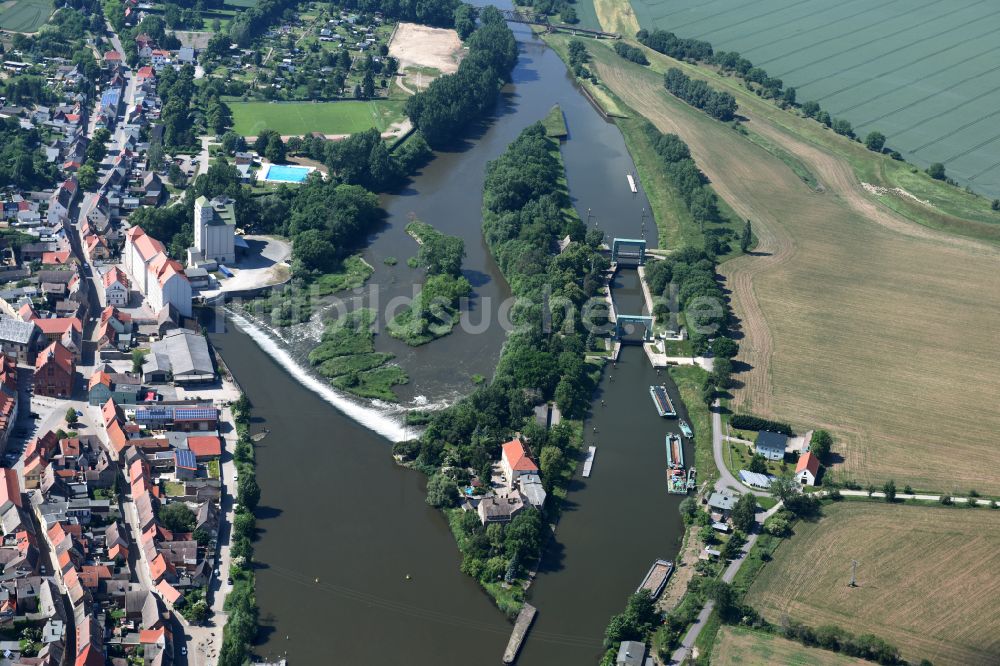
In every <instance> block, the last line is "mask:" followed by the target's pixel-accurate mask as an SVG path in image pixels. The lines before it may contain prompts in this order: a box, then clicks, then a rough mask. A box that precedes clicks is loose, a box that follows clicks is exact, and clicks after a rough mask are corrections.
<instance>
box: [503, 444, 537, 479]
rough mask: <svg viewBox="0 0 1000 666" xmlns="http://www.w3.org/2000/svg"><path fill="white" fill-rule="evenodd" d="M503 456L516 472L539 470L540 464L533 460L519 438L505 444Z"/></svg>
mask: <svg viewBox="0 0 1000 666" xmlns="http://www.w3.org/2000/svg"><path fill="white" fill-rule="evenodd" d="M503 456H504V458H506V459H507V464H508V465H510V468H511V469H512V470H514V471H516V472H537V471H538V466H537V465H535V463H534V462H532V460H531V458H529V457H528V454H527V452H526V451H525V450H524V444H522V443H521V440H519V439H516V438H515V439H512V440H510V441H509V442H507V443H506V444H504V445H503Z"/></svg>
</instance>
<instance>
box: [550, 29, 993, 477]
mask: <svg viewBox="0 0 1000 666" xmlns="http://www.w3.org/2000/svg"><path fill="white" fill-rule="evenodd" d="M550 39H565V38H563V37H550ZM588 45H589V47H590V48H591V51H592V53H593V55H594V60H595V62H594V63H592V66H593V68H594V70H595V71H596V72H597V74H598V76H599V78H600V79H601V81H602V82H603V83H604V84H606V85H607V86H608V87H609V89H610V90H611V91H612V92H613V93H615V94H616V95H617V96H618V98H620V99H621V100H622V101H623V102H624V103H625V104H627V105H628V106H630V107H631V108H632V110H634V111H636V112H638V113H640V114H642V115H644V116H646V117H647V118H649V119H650V120H651V121H652V122H653V123H654V124H655V125H656V126H657V127H659V128H660V129H661V130H662V131H666V132H675V133H677V134H679V135H680V136H681V138H683V139H684V140H685V141H686V142H687V143H688V145H689V146H690V147H691V150H692V153H693V156H694V158H695V160H696V161H697V163H698V165H699V167H701V169H702V170H703V171H704V172H705V173H706V175H707V176H708V177H709V179H710V180H711V181H712V185H713V187H714V188H715V190H716V192H718V194H719V195H720V196H722V197H723V198H724V199H725V200H726V201H727V202H728V203H729V204H730V205H731V206H732V208H733V209H734V210H735V211H736V212H737V213H738V214H739V215H740V216H741V217H745V218H750V219H751V220H752V221H753V224H754V231H755V233H756V235H757V237H758V241H759V245H758V248H757V251H756V252H755V253H753V255H751V256H744V257H740V258H737V259H734V260H732V261H729V262H726V263H725V264H723V265H722V266H721V271H722V273H723V274H724V276H725V277H726V280H727V287H728V288H729V289H730V290H731V291H732V294H733V306H734V309H735V311H736V314H737V316H738V317H739V319H740V320H741V325H742V329H743V332H744V333H745V334H746V338H745V339H744V340H742V341H741V351H740V357H739V359H738V360H739V361H742V362H743V363H746V364H747V365H748V366H749V367H750V370H749V371H748V372H744V373H742V374H741V375H738V377H737V379H739V380H741V381H742V382H744V385H743V386H742V387H740V388H738V389H737V390H736V392H735V393H736V395H735V401H734V406H735V407H736V408H737V409H744V410H748V411H753V412H755V413H760V414H762V415H765V416H769V417H773V418H778V419H781V420H789V421H791V422H792V423H793V424H795V425H798V426H802V427H810V428H812V427H824V428H828V429H830V430H831V431H833V433H834V434H835V437H836V438H837V444H836V446H835V453H836V454H839V455H840V456H842V462H840V463H839V464H837V465H835V466H834V469H835V470H836V472H838V473H843V474H844V475H846V476H849V477H852V478H855V479H857V480H859V481H860V482H862V483H867V482H877V483H881V482H882V481H884V480H886V479H888V478H890V477H892V478H895V479H896V481H897V483H910V484H912V485H913V486H914V487H916V488H921V489H924V488H926V489H935V490H941V491H946V492H953V493H955V492H957V493H961V494H964V493H965V492H967V491H968V489H970V488H976V489H978V490H980V491H987V492H993V493H996V492H1000V449H998V448H997V447H995V446H994V445H993V441H994V439H995V433H996V432H997V431H998V430H1000V409H998V408H997V404H996V396H997V395H1000V356H998V355H997V354H995V353H993V351H990V350H996V348H997V342H996V334H995V322H996V321H998V320H1000V272H998V271H996V262H997V259H998V258H1000V252H998V251H997V249H996V248H995V247H994V246H990V245H986V244H982V243H979V242H977V241H972V240H968V239H964V238H959V237H955V236H953V235H949V234H944V233H941V232H938V231H935V230H932V229H929V228H927V227H924V226H920V225H916V224H913V223H911V222H909V221H908V220H906V219H904V218H902V217H900V216H898V215H896V214H895V213H893V211H891V210H890V209H888V208H886V207H883V206H881V205H880V204H878V203H877V202H875V201H874V200H872V199H870V198H868V196H866V195H865V193H864V190H863V189H862V188H861V186H860V183H859V182H858V180H857V179H856V178H855V177H854V174H853V173H852V170H851V166H850V165H849V164H848V163H847V162H846V161H844V160H842V159H840V158H839V157H838V156H836V155H833V154H830V153H829V152H827V151H826V150H825V149H824V147H823V146H822V145H820V144H815V143H805V142H804V141H802V140H800V139H798V138H796V137H794V136H792V135H791V134H790V133H788V132H787V131H785V130H784V129H783V128H782V127H779V126H777V125H776V124H774V123H772V122H771V121H770V119H769V118H767V117H761V116H758V115H757V114H756V113H755V108H754V106H753V101H752V100H746V99H745V98H747V97H750V96H749V95H745V96H743V97H740V96H738V101H739V102H740V104H741V109H740V112H741V113H742V114H744V115H748V116H750V118H751V121H750V127H751V128H752V129H753V130H754V131H756V132H758V133H759V134H761V135H762V136H766V137H767V138H768V139H769V140H770V141H773V142H774V143H775V144H777V145H780V146H781V147H782V148H783V149H784V150H785V151H787V152H788V153H790V154H791V155H794V156H795V157H796V158H797V159H798V160H800V161H801V162H802V163H803V164H804V166H805V167H806V168H807V169H809V171H810V172H811V173H812V174H814V175H815V177H816V178H817V179H818V181H819V183H820V184H821V185H822V186H823V187H824V188H825V191H824V192H816V191H815V190H813V189H812V188H810V187H809V186H808V185H807V184H806V183H805V182H803V181H802V180H801V179H800V178H799V177H798V176H796V174H795V173H794V172H793V171H792V170H791V168H789V166H788V165H787V164H785V163H784V162H782V161H781V160H780V159H778V158H777V157H776V156H775V155H773V154H771V153H769V152H767V151H766V150H764V149H763V148H761V147H760V146H758V145H755V144H754V143H752V142H751V141H749V140H748V139H746V138H745V137H743V136H741V135H740V134H738V133H737V132H735V131H732V130H731V129H729V128H728V127H727V126H725V125H723V124H721V123H718V122H717V121H715V120H713V119H711V118H709V117H708V116H707V115H705V114H704V113H702V112H700V111H697V110H694V109H692V108H691V107H689V106H687V105H686V104H684V103H683V102H680V101H679V100H677V99H676V98H674V97H672V96H671V95H669V94H667V93H666V91H664V90H663V88H662V83H661V80H662V79H661V74H660V73H659V72H657V71H654V68H655V69H659V71H661V72H662V71H663V70H664V69H665V68H666V67H668V66H673V65H674V62H675V61H671V60H669V59H666V58H664V57H663V56H660V55H659V54H655V53H652V52H648V53H647V55H648V57H649V58H650V60H651V61H652V63H653V68H648V67H647V68H644V67H640V66H638V65H635V64H633V63H629V62H626V61H624V60H622V59H621V58H618V57H617V56H615V55H614V54H613V52H612V51H611V50H610V47H608V46H607V45H606V44H603V43H600V42H593V41H590V42H588ZM757 103H759V104H763V102H759V101H758V102H757ZM984 397H985V400H986V403H987V404H986V405H983V400H984ZM916 405H934V413H935V414H937V415H940V416H941V423H942V424H943V423H944V422H946V423H947V427H944V426H943V425H942V426H940V427H934V428H929V427H928V424H927V422H926V420H922V419H919V418H917V414H918V412H917V410H916V409H915V406H916ZM945 448H946V449H947V450H948V451H949V454H950V456H951V457H950V460H951V461H952V463H951V465H950V467H949V474H948V475H947V476H942V475H941V473H940V469H939V468H938V467H936V466H934V465H932V464H929V462H928V461H931V460H935V459H936V458H937V457H938V456H939V455H940V452H941V450H943V449H945Z"/></svg>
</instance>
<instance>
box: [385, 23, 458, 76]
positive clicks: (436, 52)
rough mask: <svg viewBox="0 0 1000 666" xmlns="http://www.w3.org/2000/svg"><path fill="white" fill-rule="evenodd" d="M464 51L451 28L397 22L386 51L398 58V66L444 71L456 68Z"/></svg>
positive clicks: (450, 71)
mask: <svg viewBox="0 0 1000 666" xmlns="http://www.w3.org/2000/svg"><path fill="white" fill-rule="evenodd" d="M463 53H464V51H463V48H462V40H460V39H459V38H458V33H457V32H455V31H454V30H445V29H443V28H431V27H428V26H426V25H417V24H416V23H400V24H399V26H398V27H397V28H396V34H395V35H393V37H392V41H391V42H389V55H391V56H392V57H393V58H396V59H398V60H399V69H400V70H403V69H406V68H407V67H429V68H433V69H436V70H438V71H440V72H441V73H443V74H452V73H454V72H456V71H458V63H459V62H460V61H461V60H462V55H463Z"/></svg>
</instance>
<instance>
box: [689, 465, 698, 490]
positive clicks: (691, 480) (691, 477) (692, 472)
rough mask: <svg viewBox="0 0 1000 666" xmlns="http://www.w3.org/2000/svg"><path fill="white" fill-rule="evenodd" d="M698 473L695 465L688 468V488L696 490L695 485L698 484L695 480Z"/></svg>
mask: <svg viewBox="0 0 1000 666" xmlns="http://www.w3.org/2000/svg"><path fill="white" fill-rule="evenodd" d="M696 473H697V472H696V470H695V468H694V467H692V468H691V469H689V470H688V482H687V489H688V490H694V489H695V487H696V486H697V484H696V483H695V480H694V478H695V474H696Z"/></svg>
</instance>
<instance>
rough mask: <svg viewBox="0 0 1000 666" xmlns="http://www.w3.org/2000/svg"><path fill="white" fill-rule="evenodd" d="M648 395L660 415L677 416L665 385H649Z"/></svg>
mask: <svg viewBox="0 0 1000 666" xmlns="http://www.w3.org/2000/svg"><path fill="white" fill-rule="evenodd" d="M649 397H651V398H652V399H653V404H654V405H656V412H657V413H658V414H659V415H660V416H677V411H676V410H675V409H674V403H673V402H671V401H670V395H669V394H668V393H667V387H666V386H655V385H653V386H650V387H649Z"/></svg>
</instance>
